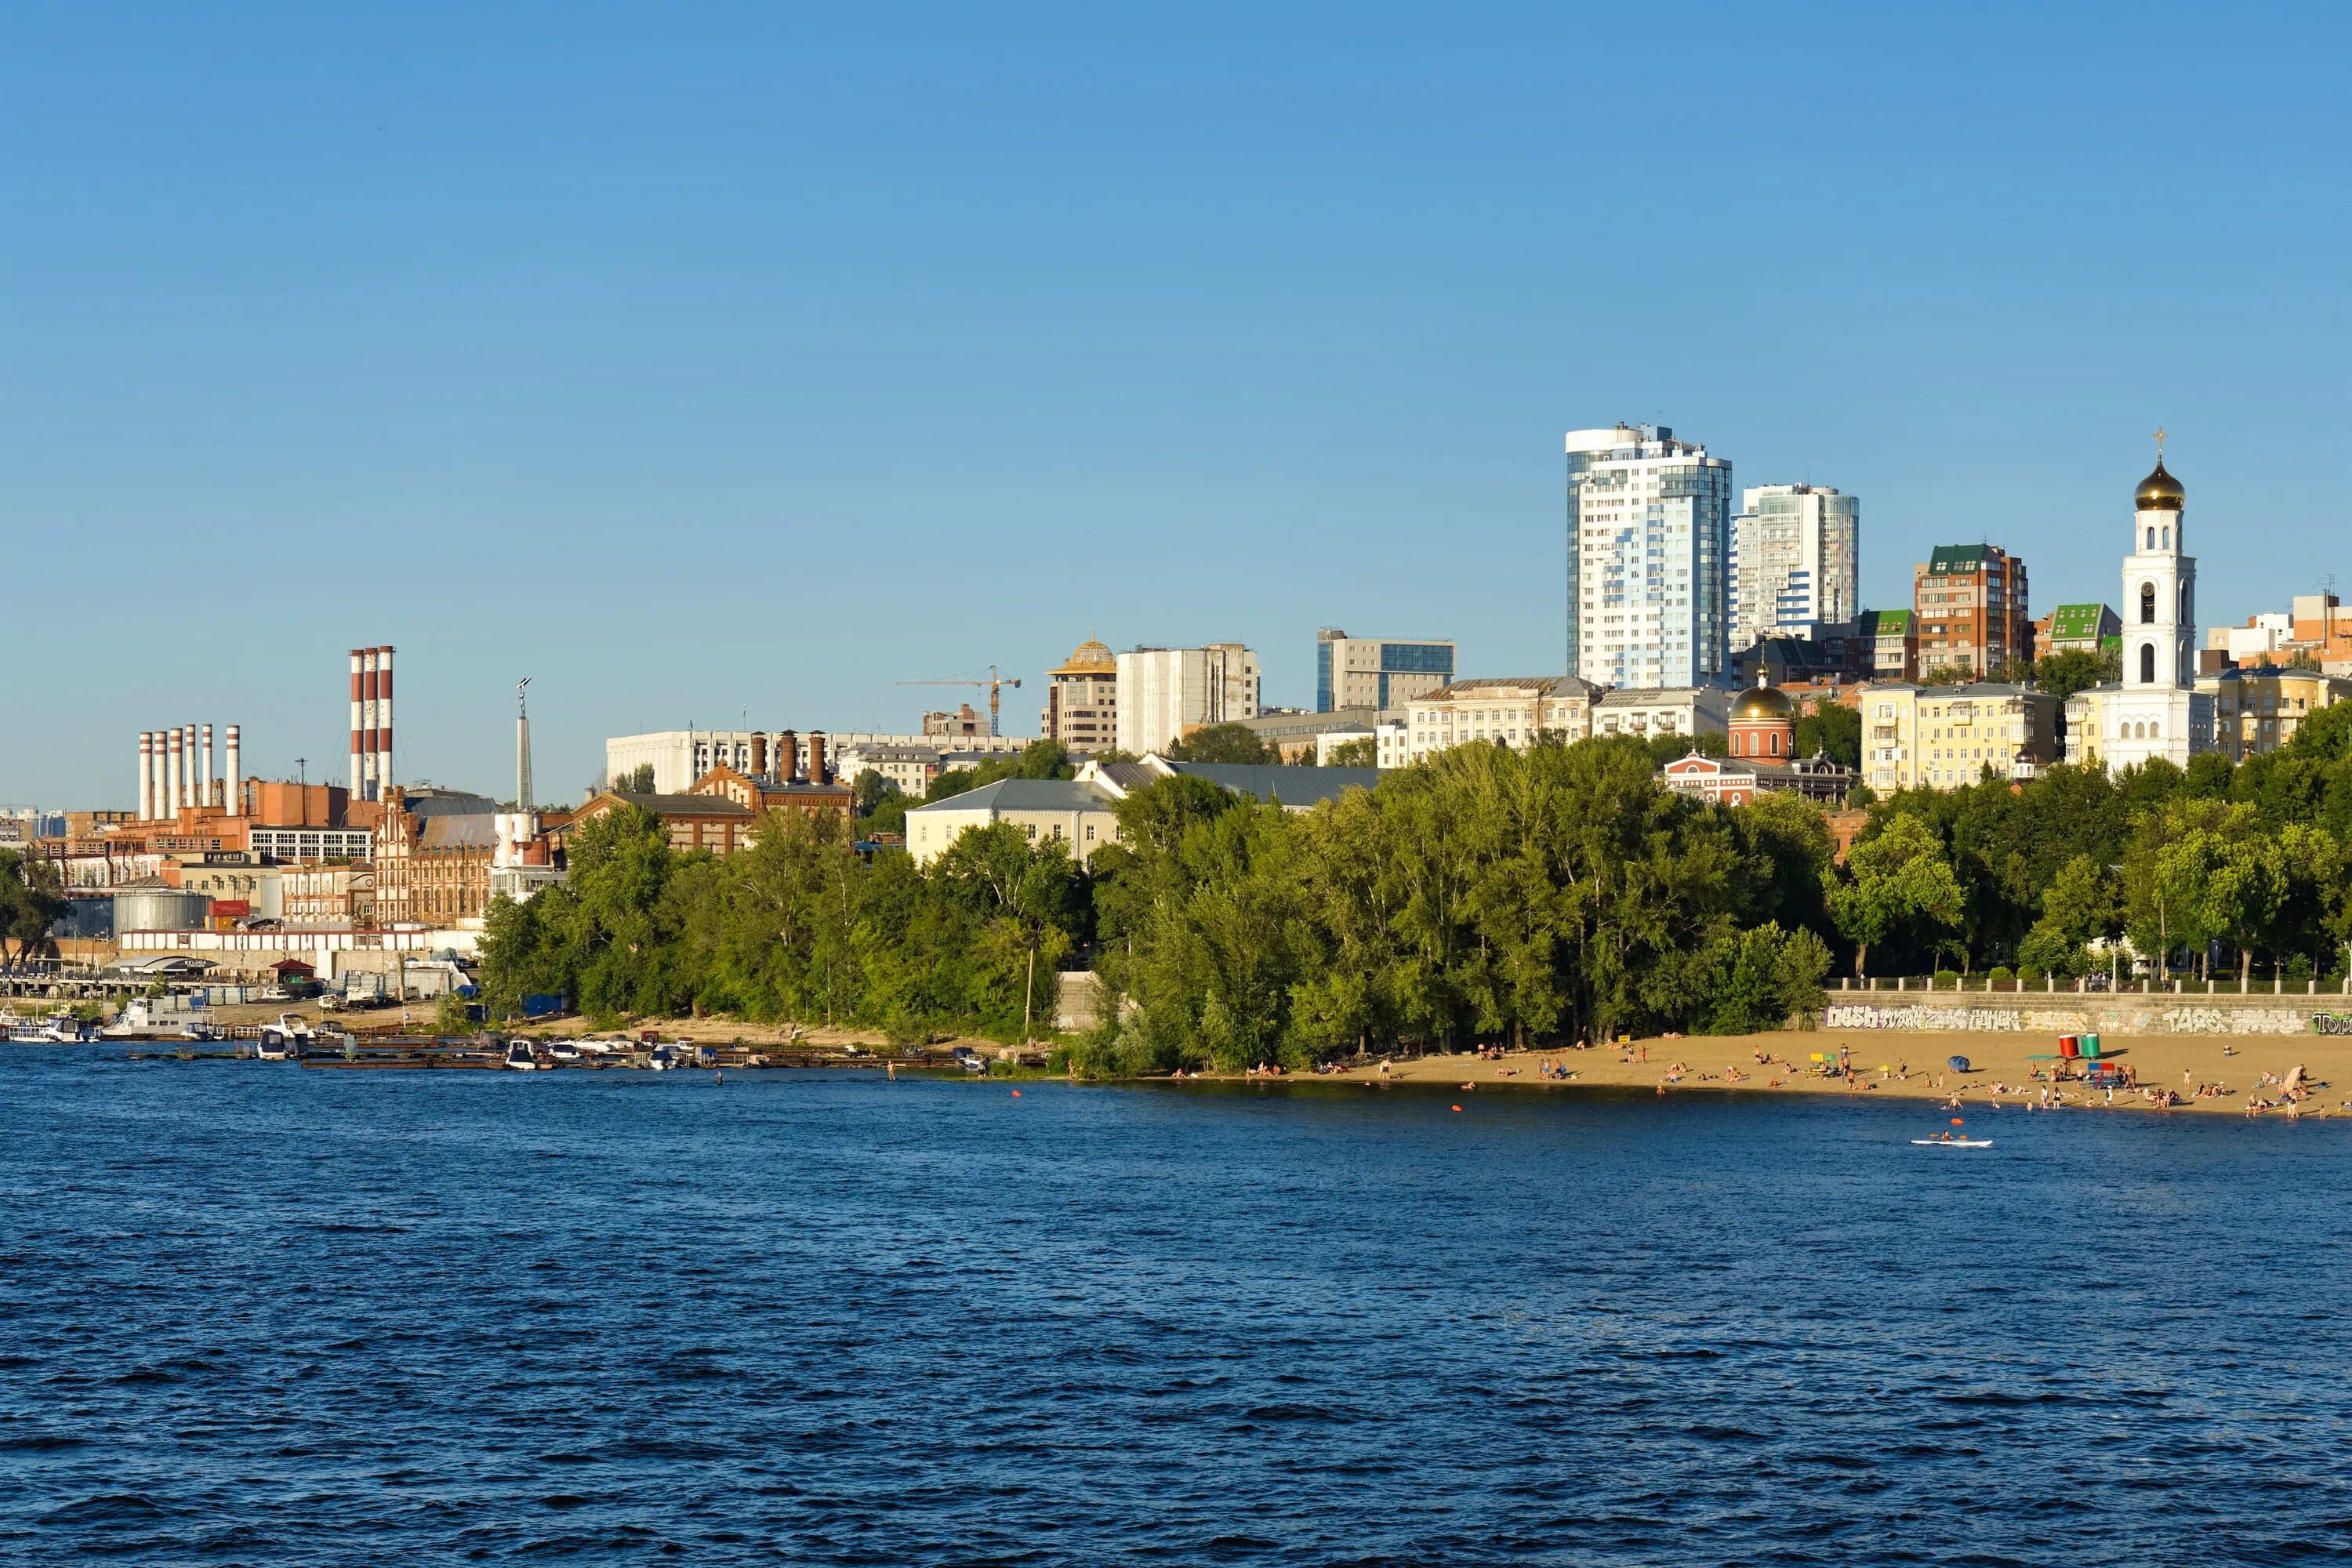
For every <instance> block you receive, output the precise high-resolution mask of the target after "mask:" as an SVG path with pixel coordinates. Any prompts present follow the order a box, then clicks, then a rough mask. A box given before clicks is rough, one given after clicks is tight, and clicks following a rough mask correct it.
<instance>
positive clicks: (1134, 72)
mask: <svg viewBox="0 0 2352 1568" xmlns="http://www.w3.org/2000/svg"><path fill="white" fill-rule="evenodd" d="M2345 18H2346V13H2345V11H2344V9H2343V8H2341V7H2326V8H2322V7H2310V8H2303V9H2287V8H2264V7H2260V6H2245V5H2240V6H2234V7H2231V8H2228V9H2226V10H2218V9H2212V8H2198V9H2189V8H2179V9H2175V8H2170V7H2164V6H2131V7H2116V8H2114V9H2113V10H2111V11H2098V10H2094V9H2090V8H2066V7H2053V6H2048V5H2032V6H2020V7H2014V8H2011V7H2000V6H1987V5H1979V6H1971V7H1958V6H1953V7H1932V8H1931V7H1890V6H1883V5H1856V6H1852V7H1837V8H1824V9H1813V10H1802V9H1796V8H1790V7H1758V6H1733V7H1726V8H1723V9H1720V10H1715V9H1710V8H1708V7H1705V6H1678V7H1670V8H1664V9H1661V8H1654V7H1653V8H1648V9H1643V8H1641V7H1633V8H1628V7H1624V6H1612V7H1605V8H1595V9H1592V10H1590V11H1586V12H1581V13H1578V12H1574V11H1571V10H1570V9H1568V8H1565V7H1559V6H1539V7H1528V8H1526V9H1524V10H1508V9H1499V8H1498V9H1490V10H1486V11H1484V12H1473V11H1471V10H1468V9H1465V8H1462V7H1435V6H1433V7H1429V8H1428V9H1426V10H1425V11H1422V12H1419V13H1408V12H1399V11H1387V10H1375V9H1369V8H1366V7H1361V6H1344V7H1343V6H1331V7H1328V8H1318V9H1311V10H1310V9H1297V8H1293V9H1283V8H1269V7H1264V6H1255V5H1253V6H1237V7H1232V8H1229V9H1223V10H1216V9H1212V8H1207V7H1201V6H1188V7H1177V8H1165V7H1163V8H1160V9H1159V10H1158V11H1155V12H1153V13H1151V14H1150V15H1149V16H1147V15H1144V14H1142V8H1138V7H1101V6H1088V7H1072V8H1069V9H1066V10H1058V11H1049V10H1041V9H1024V10H1004V9H1001V8H986V9H985V10H983V9H982V8H973V7H956V8H941V9H938V10H928V11H927V10H924V9H921V8H917V7H904V8H883V7H824V8H819V7H784V6H773V5H746V6H740V7H730V6H724V5H696V6H662V7H655V6H621V5H607V6H578V5H543V6H533V5H502V6H478V5H467V6H457V5H446V6H445V5H409V6H402V7H382V8H376V9H375V10H373V12H370V13H363V12H362V9H361V8H358V7H350V6H317V5H302V6H295V5H287V6H281V7H267V6H260V5H230V6H223V7H204V6H199V7H186V6H174V7H163V6H137V5H110V6H103V5H52V6H46V7H34V6H23V7H17V8H16V9H14V10H12V11H11V13H10V18H9V22H8V25H7V29H6V40H5V47H0V299H5V308H0V562H5V565H0V573H5V581H6V582H7V583H8V584H9V588H10V592H9V593H8V595H7V598H6V608H5V612H0V615H5V619H0V627H5V630H0V652H5V658H6V667H7V672H8V674H7V679H5V681H0V800H38V801H40V802H43V803H46V804H52V805H68V804H75V805H79V804H105V803H112V804H118V805H127V804H129V800H130V795H131V785H132V774H133V768H132V761H133V753H134V750H135V742H134V737H135V734H136V731H138V730H140V729H142V728H152V727H158V726H161V725H163V724H166V723H172V722H178V721H203V720H207V719H210V720H213V721H221V722H226V721H239V722H242V723H243V724H244V725H245V727H246V731H245V732H246V735H247V758H248V761H249V762H250V763H251V764H252V765H253V766H255V767H256V768H258V769H261V770H265V771H268V772H270V773H279V772H288V773H290V771H291V770H292V768H293V765H294V759H295V758H296V757H297V756H301V757H307V758H308V759H309V766H310V776H311V777H313V778H317V777H319V776H320V773H321V771H322V769H323V770H324V771H326V772H327V773H329V774H330V775H331V776H335V777H340V776H341V772H342V766H341V763H342V756H343V752H344V728H345V709H344V653H345V650H347V649H348V648H350V647H352V646H353V645H355V644H365V643H377V642H390V643H394V644H396V645H397V646H398V647H399V649H400V671H401V679H400V690H399V696H400V714H399V731H400V733H399V741H400V750H401V757H400V765H401V769H402V772H403V773H404V776H406V777H408V778H411V779H414V778H417V777H429V778H433V779H435V780H438V781H442V782H449V783H459V784H469V785H474V786H477V787H480V788H483V789H485V790H488V791H491V792H494V793H503V792H504V791H506V790H507V789H509V788H510V787H511V786H510V782H509V781H510V777H511V774H510V746H511V714H512V685H513V682H514V680H515V679H517V678H518V677H520V676H522V675H530V676H532V677H535V680H534V683H533V685H532V687H531V692H532V696H533V699H534V718H535V728H536V730H537V733H538V737H539V765H538V777H539V782H540V789H541V795H543V796H544V795H556V796H576V795H577V792H578V790H579V788H580V786H581V784H583V783H584V782H586V781H587V780H588V778H589V777H590V776H591V775H592V773H594V772H596V771H597V770H598V769H599V768H600V767H601V764H602V760H603V752H602V738H603V737H604V735H606V734H609V733H618V732H624V731H633V730H637V729H647V728H667V727H671V726H677V725H682V724H684V723H686V722H687V721H689V720H691V721H696V722H698V723H699V724H702V725H706V726H716V725H721V724H730V725H731V724H734V723H736V722H738V721H740V716H741V715H742V714H743V713H744V712H746V711H747V710H748V711H749V713H750V714H751V718H752V721H753V722H755V723H758V724H761V725H765V726H772V727H782V726H784V725H793V726H796V727H798V728H801V729H808V728H810V727H813V726H815V727H824V728H828V729H835V730H841V729H850V728H860V727H870V728H892V729H898V728H911V727H912V724H913V721H914V720H915V718H916V716H917V714H918V713H919V711H920V710H921V708H922V706H923V705H924V702H925V700H926V699H929V698H933V697H936V696H939V695H946V696H949V697H952V696H954V695H956V694H955V693H953V692H948V693H933V692H927V691H922V690H902V689H898V688H897V687H895V686H894V684H893V683H894V682H895V681H897V680H899V679H911V678H919V677H933V676H945V675H950V674H958V673H963V672H968V671H971V670H973V669H974V668H978V667H981V666H984V665H986V664H987V663H988V662H990V661H991V660H994V661H995V662H997V663H998V664H1000V665H1002V666H1003V668H1004V669H1005V670H1006V672H1007V673H1008V674H1019V675H1023V676H1025V677H1029V678H1031V679H1030V680H1029V683H1028V684H1027V685H1025V686H1024V689H1022V690H1021V691H1020V692H1018V693H1012V692H1008V693H1007V694H1006V696H1007V700H1008V702H1009V703H1010V704H1011V706H1010V707H1009V709H1008V723H1007V725H1006V728H1007V729H1008V730H1009V731H1010V730H1018V731H1032V732H1034V727H1035V722H1036V708H1037V703H1038V701H1039V700H1040V699H1041V693H1040V691H1039V689H1038V682H1037V681H1036V679H1035V678H1036V677H1037V676H1039V675H1041V674H1042V673H1043V671H1045V669H1046V668H1050V667H1051V665H1052V664H1053V663H1055V662H1056V661H1058V659H1059V658H1061V657H1062V656H1063V655H1065V654H1066V652H1067V651H1068V650H1069V648H1070V647H1071V646H1072V645H1074V644H1075V643H1076V642H1078V641H1079V640H1080V639H1082V638H1084V637H1087V636H1088V635H1090V634H1098V635H1100V636H1101V637H1103V638H1104V639H1105V640H1107V641H1108V642H1110V643H1112V644H1114V645H1115V646H1118V647H1127V646H1131V645H1133V644H1135V643H1138V642H1160V643H1175V642H1192V641H1201V640H1210V639H1222V638H1233V637H1238V638H1243V639H1246V640H1247V641H1249V642H1250V643H1252V644H1253V645H1255V647H1257V648H1258V649H1259V650H1260V651H1261V654H1262V657H1263V658H1264V661H1265V671H1266V696H1267V699H1268V700H1269V701H1290V702H1297V703H1301V704H1309V705H1311V702H1312V700H1313V694H1314V693H1313V667H1312V647H1313V637H1314V632H1315V628H1316V627H1317V626H1325V625H1331V626H1345V627H1347V628H1348V629H1349V630H1350V631H1353V632H1356V633H1358V634H1360V635H1402V636H1426V635H1436V636H1450V637H1456V638H1458V639H1459V640H1460V642H1461V645H1462V665H1463V669H1464V671H1465V673H1471V674H1475V673H1507V672H1515V671H1516V672H1528V671H1549V670H1553V669H1556V668H1558V667H1559V662H1560V658H1561V656H1560V653H1559V648H1560V645H1561V633H1560V617H1561V614H1562V609H1561V600H1562V589H1561V583H1562V552H1563V540H1562V528H1561V496H1560V487H1561V458H1560V453H1559V437H1560V434H1561V432H1562V431H1563V430H1566V429H1569V428H1573V427H1578V426H1592V425H1600V424H1606V423H1609V422H1611V421H1612V420H1615V419H1618V418H1628V419H1657V420H1663V421H1664V422H1665V423H1668V424H1671V425H1673V426H1675V428H1676V430H1677V431H1678V432H1679V433H1681V434H1683V435H1685V437H1693V438H1696V439H1699V440H1702V441H1705V442H1706V443H1707V444H1708V446H1709V447H1711V448H1712V449H1713V450H1714V451H1716V452H1717V453H1718V454H1720V455H1723V456H1727V457H1729V458H1732V459H1733V461H1734V462H1735V464H1736V465H1737V469H1736V477H1737V479H1738V480H1739V482H1741V483H1743V484H1757V483H1766V482H1774V481H1786V480H1799V479H1803V480H1811V481H1813V482H1816V483H1822V484H1833V485H1837V486H1840V487H1842V488H1844V489H1849V490H1852V491H1854V492H1856V493H1858V494H1859V495H1860V496H1861V497H1862V498H1863V519H1864V521H1863V560H1864V599H1865V602H1867V603H1871V604H1874V605H1892V604H1900V603H1903V602H1906V599H1907V595H1908V592H1909V571H1910V563H1912V562H1913V561H1915V560H1917V559H1922V558H1924V554H1925V552H1926V551H1927V548H1928V547H1929V546H1930V545H1931V544H1933V543H1936V542H1957V541H1974V540H1978V539H1985V538H1990V539H1991V540H1993V541H1994V542H2000V543H2003V544H2006V545H2008V546H2009V547H2011V548H2012V549H2015V550H2018V551H2021V552H2023V553H2024V554H2025V555H2026V556H2027V558H2028V560H2029V563H2030V567H2031V571H2032V596H2033V603H2034V605H2035V606H2036V607H2037V609H2040V608H2046V607H2048V606H2049V605H2052V604H2054V603H2058V602H2061V601H2063V600H2074V599H2088V598H2098V599H2105V600H2109V601H2110V602H2112V600H2113V599H2114V597H2115V595H2116V584H2115V578H2116V570H2117V568H2116V559H2117V556H2118V555H2119V553H2120V552H2121V551H2122V550H2123V548H2124V545H2125V538H2126V526H2127V514H2128V508H2129V500H2130V491H2131V488H2132V486H2133V484H2134V483H2136V482H2137V479H2139V477H2140V476H2141V475H2142V474H2143V473H2144V472H2145V471H2146V470H2147V467H2148V458H2149V450H2150V444H2149V441H2148V436H2147V433H2148V432H2149V431H2150V430H2152V429H2153V428H2154V427H2155V426H2157V425H2158V423H2159V422H2161V423H2162V424H2164V425H2165V426H2168V427H2169V428H2170V429H2171V430H2172V431H2174V432H2175V433H2176V438H2175V440H2174V442H2173V445H2172V447H2171V450H2172V453H2173V455H2174V458H2175V461H2174V465H2173V466H2174V467H2175V468H2176V470H2177V471H2178V472H2179V474H2180V476H2181V477H2182V479H2183V480H2184V481H2185V483H2186V484H2187V486H2188V489H2189V507H2190V511H2189V530H2190V541H2191V544H2192V547H2193V548H2194V549H2195V550H2196V551H2197V552H2198V553H2199V554H2200V557H2201V558H2202V563H2201V584H2202V598H2201V605H2200V608H2201V611H2202V618H2203V619H2205V620H2207V621H2209V622H2216V623H2218V622H2220V621H2222V620H2225V619H2242V617H2243V616H2246V615H2248V614H2250V613H2252V612H2253V611H2255V610H2258V609H2266V608H2273V607H2280V608H2283V607H2284V604H2285V600H2286V598H2287V596H2288V595H2290V594H2293V593H2296V592H2309V591H2311V590H2312V589H2313V587H2314V586H2315V583H2316V582H2317V580H2318V578H2319V577H2320V575H2321V574H2324V573H2326V572H2328V571H2331V570H2341V571H2343V572H2345V574H2346V575H2347V589H2352V552H2347V551H2346V550H2345V548H2344V544H2345V541H2346V539H2347V530H2346V528H2345V525H2344V521H2343V510H2344V501H2343V498H2342V497H2341V496H2340V495H2339V494H2338V493H2337V492H2338V489H2339V488H2340V473H2341V470H2342V468H2344V459H2343V457H2342V455H2341V454H2340V452H2339V451H2338V450H2337V448H2338V447H2340V445H2341V442H2342V432H2343V431H2344V429H2345V428H2346V426H2347V419H2346V414H2347V409H2346V403H2347V387H2346V374H2345V370H2344V366H2345V364H2346V363H2347V359H2346V346H2347V344H2346V337H2347V333H2346V321H2345V316H2346V308H2347V307H2346V303H2345V294H2344V290H2343V286H2342V275H2343V268H2344V258H2345V257H2346V256H2347V253H2352V246H2347V233H2346V230H2347V216H2346V212H2347V202H2346V199H2345V198H2346V189H2345V184H2346V182H2345V177H2344V174H2343V155H2344V150H2345V148H2346V147H2347V144H2352V137H2347V123H2346V121H2347V111H2346V110H2345V108H2344V102H2345V97H2344V94H2343V92H2342V89H2341V81H2340V68H2341V61H2342V59H2343V58H2344V53H2345V47H2346V44H2347V37H2346V33H2347V22H2346V19H2345ZM1015 718H1017V720H1018V723H1017V724H1016V723H1013V722H1012V721H1011V720H1013V719H1015Z"/></svg>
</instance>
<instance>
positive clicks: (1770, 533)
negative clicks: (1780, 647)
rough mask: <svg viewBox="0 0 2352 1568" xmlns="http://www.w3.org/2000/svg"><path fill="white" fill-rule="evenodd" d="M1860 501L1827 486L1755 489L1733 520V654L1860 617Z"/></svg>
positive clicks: (1729, 576)
mask: <svg viewBox="0 0 2352 1568" xmlns="http://www.w3.org/2000/svg"><path fill="white" fill-rule="evenodd" d="M1861 558H1862V500H1861V498H1860V497H1858V496H1850V495H1844V494H1842V493H1840V492H1839V491H1837V490H1833V489H1828V488H1827V487H1825V486H1821V485H1757V486H1753V487H1751V488H1750V489H1747V490H1745V491H1743V492H1742V494H1741V498H1740V507H1739V515H1738V517H1736V518H1733V519H1732V520H1731V556H1730V562H1729V566H1728V570H1727V574H1726V575H1727V581H1728V583H1729V584H1730V593H1731V649H1732V651H1733V652H1734V653H1738V651H1740V650H1741V649H1743V648H1749V647H1755V646H1756V645H1757V644H1758V643H1759V642H1761V641H1762V640H1763V639H1764V638H1766V637H1801V636H1804V635H1805V628H1807V627H1810V626H1817V625H1822V624H1828V625H1838V626H1843V625H1844V624H1845V623H1847V622H1849V621H1851V620H1853V617H1854V616H1855V615H1856V614H1857V613H1858V610H1859V605H1858V603H1857V596H1858V592H1859V590H1858V583H1859V574H1860V571H1861V564H1860V563H1861Z"/></svg>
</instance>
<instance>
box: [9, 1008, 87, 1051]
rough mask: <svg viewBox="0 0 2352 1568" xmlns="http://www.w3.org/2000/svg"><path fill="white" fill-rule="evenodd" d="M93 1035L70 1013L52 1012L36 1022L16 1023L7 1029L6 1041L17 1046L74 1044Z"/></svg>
mask: <svg viewBox="0 0 2352 1568" xmlns="http://www.w3.org/2000/svg"><path fill="white" fill-rule="evenodd" d="M93 1036H94V1031H91V1030H89V1029H86V1028H84V1027H83V1026H82V1023H81V1020H80V1019H79V1018H77V1017H75V1016H73V1015H72V1014H70V1013H53V1014H51V1015H50V1016H48V1017H47V1018H44V1019H43V1020H41V1022H39V1023H37V1024H26V1023H19V1024H17V1025H16V1026H15V1027H13V1028H11V1029H10V1030H9V1031H8V1041H9V1043H10V1044H11V1045H18V1046H74V1045H79V1044H80V1043H81V1042H82V1041H84V1040H87V1039H89V1038H92V1037H93Z"/></svg>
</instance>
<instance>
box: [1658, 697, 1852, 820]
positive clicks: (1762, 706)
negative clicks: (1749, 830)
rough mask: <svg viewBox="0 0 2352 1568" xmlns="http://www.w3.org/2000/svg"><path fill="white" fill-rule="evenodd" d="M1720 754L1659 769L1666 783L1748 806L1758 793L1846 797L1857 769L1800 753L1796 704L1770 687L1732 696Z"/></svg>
mask: <svg viewBox="0 0 2352 1568" xmlns="http://www.w3.org/2000/svg"><path fill="white" fill-rule="evenodd" d="M1725 729H1726V731H1727V735H1726V738H1725V741H1726V743H1725V750H1726V751H1727V752H1728V753H1729V754H1728V755H1726V756H1720V757H1706V756H1701V755H1700V754H1699V752H1698V750H1697V748H1696V747H1693V748H1692V750H1691V753H1690V755H1688V756H1686V757H1676V758H1675V760H1674V761H1673V762H1671V763H1667V764H1666V765H1665V766H1664V768H1662V769H1660V770H1659V773H1660V776H1661V778H1662V779H1663V780H1664V783H1665V786H1666V787H1667V788H1668V789H1671V790H1678V791H1680V792H1681V793H1682V794H1684V795H1697V796H1698V797H1699V798H1700V799H1702V800H1705V801H1707V802H1709V803H1710V804H1713V805H1747V804H1748V802H1749V801H1751V800H1753V799H1755V798H1756V797H1757V796H1758V795H1772V794H1780V795H1797V796H1799V797H1801V798H1802V799H1805V800H1816V801H1820V802H1822V803H1823V804H1825V805H1837V804H1841V803H1843V801H1844V799H1845V797H1846V796H1847V795H1849V794H1851V793H1852V792H1853V777H1854V774H1853V769H1852V768H1849V767H1847V766H1846V765H1845V764H1844V763H1833V762H1832V761H1830V759H1829V758H1827V757H1826V756H1822V755H1821V754H1820V753H1818V752H1816V753H1815V754H1814V755H1812V756H1810V757H1801V756H1799V755H1798V754H1797V704H1796V701H1795V700H1794V699H1792V698H1791V697H1790V695H1789V694H1788V693H1787V692H1785V691H1782V690H1780V689H1778V688H1776V687H1772V686H1764V685H1759V686H1752V687H1749V688H1748V689H1747V690H1745V691H1743V692H1741V693H1740V694H1739V695H1738V697H1737V698H1735V699H1733V700H1732V704H1731V713H1730V717H1729V719H1728V721H1727V723H1726V724H1725Z"/></svg>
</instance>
